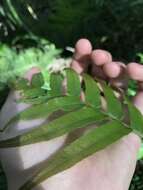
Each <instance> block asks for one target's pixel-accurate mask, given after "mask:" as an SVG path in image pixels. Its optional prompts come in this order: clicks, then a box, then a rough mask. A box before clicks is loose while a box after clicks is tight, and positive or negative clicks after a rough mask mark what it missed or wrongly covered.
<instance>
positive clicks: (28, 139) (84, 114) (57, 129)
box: [0, 107, 106, 148]
mask: <svg viewBox="0 0 143 190" xmlns="http://www.w3.org/2000/svg"><path fill="white" fill-rule="evenodd" d="M105 119H106V117H105V116H104V115H103V114H101V113H100V112H95V111H94V110H93V109H92V108H86V107H84V108H81V109H79V110H77V111H74V112H71V113H68V114H65V115H64V116H62V117H60V118H58V119H55V120H54V121H52V122H50V123H49V124H44V125H41V126H39V127H38V128H35V129H33V130H31V131H30V132H27V133H25V134H23V135H19V136H17V137H15V138H12V139H8V140H4V141H1V142H0V148H5V147H15V146H23V145H27V144H33V143H37V142H41V141H47V140H50V139H53V138H56V137H59V136H61V135H64V134H67V133H69V132H72V131H73V130H75V129H78V128H83V127H86V126H88V125H91V124H95V123H97V122H99V121H103V120H105Z"/></svg>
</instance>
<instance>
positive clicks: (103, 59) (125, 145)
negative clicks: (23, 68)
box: [0, 39, 143, 190]
mask: <svg viewBox="0 0 143 190" xmlns="http://www.w3.org/2000/svg"><path fill="white" fill-rule="evenodd" d="M89 65H90V66H91V75H92V76H93V77H99V78H102V79H106V80H108V81H110V82H112V83H114V85H118V84H120V86H121V87H124V89H125V87H126V84H125V83H126V82H125V81H126V78H127V77H126V76H127V75H128V77H130V78H132V79H134V78H135V76H137V74H138V72H139V78H137V79H136V80H138V83H139V86H140V88H139V92H138V94H137V95H136V96H135V97H134V99H133V102H134V104H135V105H136V106H137V107H138V108H139V109H140V111H141V112H142V113H143V91H142V88H141V86H142V85H141V83H142V82H143V79H142V76H143V66H140V65H138V64H135V65H134V66H130V64H129V66H127V67H126V66H125V65H124V64H123V63H120V62H116V61H113V60H112V56H111V54H110V53H109V52H107V51H105V50H92V45H91V43H90V42H89V41H88V40H87V39H81V40H79V41H78V42H77V44H76V45H75V54H74V56H73V61H72V63H71V67H72V68H73V69H74V70H75V71H76V72H77V73H82V72H86V70H87V68H88V66H89ZM139 68H141V70H142V71H140V69H139ZM34 72H35V71H30V72H29V73H28V74H27V78H29V79H31V76H32V75H33V74H34ZM36 72H37V71H36ZM141 72H142V73H141ZM15 98H16V93H15V92H11V93H10V95H9V97H8V99H7V101H6V103H5V105H4V107H3V110H2V112H1V113H0V123H3V124H4V122H5V121H6V119H7V118H10V117H11V116H12V115H14V114H16V113H17V112H18V110H23V109H24V108H25V107H27V106H28V105H25V104H16V103H15V102H14V99H15ZM11 110H13V112H12V113H11ZM6 117H7V118H6ZM34 122H35V123H36V124H40V123H42V122H43V120H38V121H37V120H36V121H32V122H28V123H26V122H20V123H17V124H15V125H14V126H11V128H12V129H10V130H9V131H7V132H5V134H4V135H3V136H2V135H1V136H0V138H3V137H4V138H7V137H11V136H14V135H16V134H19V133H21V132H22V131H23V130H25V129H26V128H30V127H32V126H33V125H34V126H35V123H34ZM66 138H67V137H66V136H64V137H60V138H57V139H55V140H52V141H50V142H43V143H37V144H34V145H28V146H25V147H21V148H14V149H4V150H3V149H2V150H0V159H1V160H2V163H3V165H4V169H5V171H6V174H7V177H8V181H9V190H17V189H18V188H19V187H20V185H22V184H23V183H24V181H25V180H26V179H27V178H28V176H30V175H31V173H32V172H34V171H36V168H35V167H33V166H35V165H36V164H39V165H40V162H42V161H44V160H45V159H47V158H48V157H49V156H50V155H51V154H52V153H54V152H55V151H56V150H58V149H59V148H60V147H61V146H62V145H63V144H64V143H65V140H66ZM139 147H140V138H139V137H138V136H137V135H135V134H133V133H131V134H129V135H128V136H125V137H123V138H122V139H120V140H119V141H118V142H116V143H114V144H112V145H110V146H108V147H107V148H106V149H104V150H102V151H99V152H97V153H96V154H95V155H92V156H91V157H88V158H87V159H85V160H83V161H81V162H80V163H78V164H76V165H75V166H74V167H72V168H70V169H68V170H66V171H64V172H62V173H60V174H57V175H55V176H53V177H51V178H49V179H48V180H46V181H44V182H43V183H41V184H40V185H39V186H37V187H36V188H34V190H57V189H58V190H72V189H74V190H89V189H90V190H96V189H100V190H105V189H106V190H115V189H116V190H128V188H129V184H130V182H131V179H132V176H133V173H134V170H135V166H136V158H137V153H138V150H139Z"/></svg>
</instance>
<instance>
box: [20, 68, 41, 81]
mask: <svg viewBox="0 0 143 190" xmlns="http://www.w3.org/2000/svg"><path fill="white" fill-rule="evenodd" d="M38 73H40V69H39V68H38V67H32V68H31V69H30V70H29V71H27V72H26V73H25V76H24V78H26V79H27V80H28V81H31V80H32V77H33V75H35V74H38Z"/></svg>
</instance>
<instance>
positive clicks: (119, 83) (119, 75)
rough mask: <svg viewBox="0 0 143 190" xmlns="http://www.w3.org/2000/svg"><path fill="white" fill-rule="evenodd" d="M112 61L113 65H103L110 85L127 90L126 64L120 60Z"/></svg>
mask: <svg viewBox="0 0 143 190" xmlns="http://www.w3.org/2000/svg"><path fill="white" fill-rule="evenodd" d="M113 63H114V66H112V68H110V67H108V66H107V67H105V72H106V74H107V75H108V76H110V84H111V86H113V87H115V88H120V89H123V90H127V87H128V80H129V77H128V75H127V72H126V65H125V64H124V63H122V62H113ZM115 64H116V69H115V70H116V72H115V73H114V70H113V68H115ZM117 66H118V67H117ZM107 72H108V73H107ZM113 77H114V78H113Z"/></svg>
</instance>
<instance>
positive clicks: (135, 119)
mask: <svg viewBox="0 0 143 190" xmlns="http://www.w3.org/2000/svg"><path fill="white" fill-rule="evenodd" d="M127 104H128V109H129V118H130V127H131V128H132V129H133V130H134V131H135V133H137V134H139V135H140V136H141V137H143V116H142V114H141V112H140V111H139V110H138V109H137V108H136V107H135V106H134V105H132V104H131V103H130V102H129V101H127Z"/></svg>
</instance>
